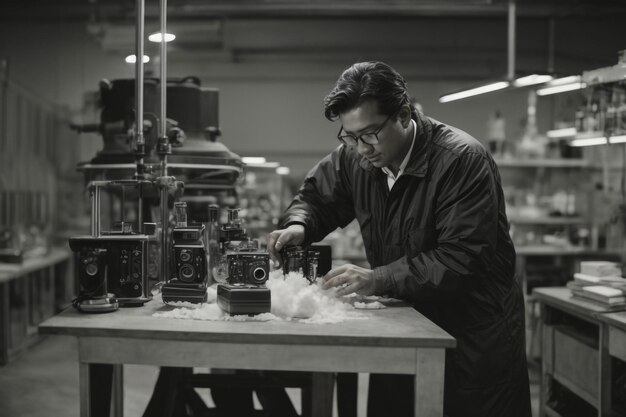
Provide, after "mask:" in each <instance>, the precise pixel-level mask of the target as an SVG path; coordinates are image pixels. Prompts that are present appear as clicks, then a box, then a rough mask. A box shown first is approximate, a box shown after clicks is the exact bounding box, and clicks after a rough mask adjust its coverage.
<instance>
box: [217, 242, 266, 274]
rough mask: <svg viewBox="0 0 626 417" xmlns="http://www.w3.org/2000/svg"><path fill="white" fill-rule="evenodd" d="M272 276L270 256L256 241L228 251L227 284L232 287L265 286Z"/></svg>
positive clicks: (243, 243)
mask: <svg viewBox="0 0 626 417" xmlns="http://www.w3.org/2000/svg"><path fill="white" fill-rule="evenodd" d="M269 275H270V255H269V253H267V252H263V251H259V250H258V245H257V244H256V242H254V241H247V242H246V241H244V242H241V243H240V244H238V245H237V248H236V249H234V250H233V249H232V248H231V249H227V251H226V282H228V283H229V284H231V285H236V284H241V285H263V284H265V282H266V281H267V279H268V278H269Z"/></svg>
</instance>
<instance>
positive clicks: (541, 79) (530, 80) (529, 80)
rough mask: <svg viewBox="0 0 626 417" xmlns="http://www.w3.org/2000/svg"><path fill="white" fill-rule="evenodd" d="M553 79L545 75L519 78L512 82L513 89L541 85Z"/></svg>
mask: <svg viewBox="0 0 626 417" xmlns="http://www.w3.org/2000/svg"><path fill="white" fill-rule="evenodd" d="M553 79H554V77H553V76H551V75H547V74H531V75H526V76H524V77H519V78H518V79H516V80H515V81H513V85H514V86H515V87H527V86H529V85H536V84H543V83H547V82H548V81H551V80H553Z"/></svg>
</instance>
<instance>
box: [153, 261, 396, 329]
mask: <svg viewBox="0 0 626 417" xmlns="http://www.w3.org/2000/svg"><path fill="white" fill-rule="evenodd" d="M266 285H267V287H268V288H269V289H270V291H271V296H272V307H271V313H262V314H257V315H255V316H247V315H240V316H231V315H229V314H227V313H224V312H223V311H222V310H221V309H220V308H219V306H218V305H217V303H216V299H217V290H216V287H215V286H211V287H209V289H208V291H207V293H208V294H207V295H208V300H207V302H206V303H203V304H193V303H188V302H175V303H168V306H172V307H175V308H174V309H172V310H170V311H159V312H155V313H154V314H153V316H154V317H167V318H176V319H191V320H213V321H216V320H221V321H270V320H285V321H297V322H301V323H310V324H327V323H340V322H342V321H346V320H355V319H365V318H367V316H366V315H364V314H363V313H361V312H358V311H356V310H355V308H354V307H353V306H352V305H351V304H349V303H348V301H349V300H348V299H347V298H345V297H342V299H343V301H342V299H338V298H336V297H335V292H336V289H329V290H324V289H322V288H321V286H320V285H319V284H309V281H308V280H307V279H306V278H305V277H304V276H303V275H302V274H300V273H297V272H290V273H289V274H288V275H287V276H284V275H283V272H282V270H276V271H273V272H271V273H270V276H269V280H268V281H267V283H266ZM153 302H162V298H161V295H160V294H159V295H155V297H154V300H153ZM361 304H376V302H374V303H361ZM378 304H380V303H378ZM381 305H382V304H381ZM383 307H384V306H383ZM366 308H367V307H366ZM369 308H374V307H369ZM376 308H380V307H376Z"/></svg>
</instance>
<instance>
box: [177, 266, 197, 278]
mask: <svg viewBox="0 0 626 417" xmlns="http://www.w3.org/2000/svg"><path fill="white" fill-rule="evenodd" d="M179 272H180V279H181V281H185V282H189V281H191V280H193V276H194V274H195V272H196V271H195V269H194V267H193V266H191V265H189V264H185V265H183V266H181V267H180V269H179Z"/></svg>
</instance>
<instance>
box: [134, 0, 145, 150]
mask: <svg viewBox="0 0 626 417" xmlns="http://www.w3.org/2000/svg"><path fill="white" fill-rule="evenodd" d="M144 14H145V4H144V0H137V27H136V30H135V47H136V52H135V57H136V61H135V103H136V104H135V109H136V112H137V114H136V115H135V120H136V125H135V138H136V139H137V145H143V144H144V137H143V49H144V48H143V47H144V45H143V36H144V22H143V20H144Z"/></svg>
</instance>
